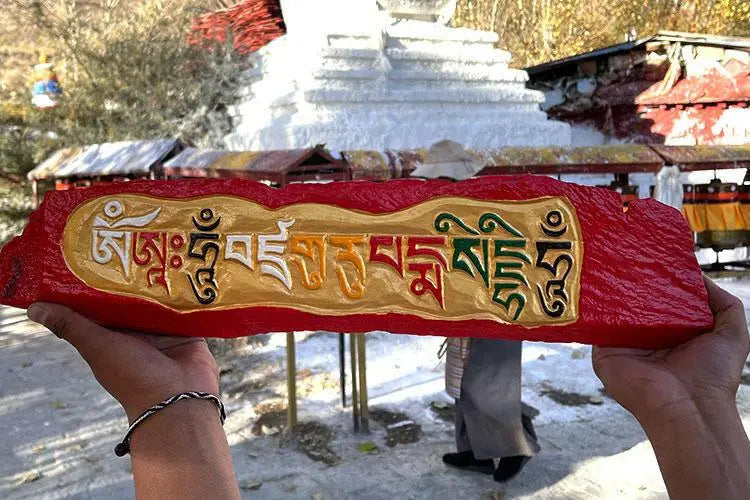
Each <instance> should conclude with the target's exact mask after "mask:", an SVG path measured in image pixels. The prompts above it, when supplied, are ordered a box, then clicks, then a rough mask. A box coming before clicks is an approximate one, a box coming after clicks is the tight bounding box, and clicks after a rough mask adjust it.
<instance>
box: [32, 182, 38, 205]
mask: <svg viewBox="0 0 750 500" xmlns="http://www.w3.org/2000/svg"><path fill="white" fill-rule="evenodd" d="M31 192H32V193H34V208H39V181H37V180H36V179H34V180H33V181H32V182H31Z"/></svg>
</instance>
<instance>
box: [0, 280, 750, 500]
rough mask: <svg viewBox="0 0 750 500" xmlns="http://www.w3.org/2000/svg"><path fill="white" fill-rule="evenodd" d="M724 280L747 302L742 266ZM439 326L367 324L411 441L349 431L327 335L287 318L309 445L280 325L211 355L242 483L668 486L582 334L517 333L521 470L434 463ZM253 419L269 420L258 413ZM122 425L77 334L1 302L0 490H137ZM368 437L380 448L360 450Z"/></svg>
mask: <svg viewBox="0 0 750 500" xmlns="http://www.w3.org/2000/svg"><path fill="white" fill-rule="evenodd" d="M720 284H721V285H722V286H724V287H726V288H727V289H729V290H730V291H732V292H733V293H735V294H737V295H738V296H740V297H741V298H742V300H743V301H744V302H745V304H746V309H750V280H748V279H745V280H728V279H725V280H720ZM442 340H443V339H442V338H440V337H417V336H405V335H390V334H387V333H382V332H376V333H371V334H368V336H367V357H368V371H367V375H368V387H369V394H370V406H371V408H372V409H378V408H385V409H388V410H391V411H396V412H400V413H402V414H404V415H403V416H398V417H396V419H397V420H404V419H406V420H409V421H412V422H413V424H408V425H409V426H411V427H412V428H415V429H416V431H415V432H414V434H413V437H414V439H418V441H417V442H413V443H409V444H397V445H396V446H394V447H389V446H388V445H387V444H386V429H385V428H384V426H383V425H381V424H379V423H378V422H376V421H374V420H373V421H372V422H371V428H372V432H371V434H369V435H364V434H354V433H353V432H352V428H351V427H352V424H351V415H350V412H349V409H342V408H341V403H340V393H339V386H338V341H337V335H334V334H328V333H312V332H300V333H298V334H297V359H298V366H297V368H298V374H299V375H298V380H297V384H298V392H299V394H300V400H299V411H300V421H301V422H303V423H304V422H317V423H319V424H322V425H319V426H315V425H314V424H313V425H312V427H309V428H312V429H314V430H315V432H317V434H310V435H309V436H313V437H316V438H320V436H323V437H322V438H321V439H322V441H314V443H313V445H306V444H305V443H309V441H310V440H309V439H307V440H306V439H305V438H304V437H302V438H300V443H299V444H297V443H295V442H293V441H290V440H289V439H287V438H285V437H284V436H283V432H279V430H280V428H281V427H282V426H283V420H284V419H283V407H284V398H285V384H284V376H285V369H284V342H285V336H284V335H283V334H272V335H266V336H259V337H256V338H253V339H251V340H250V341H249V343H248V345H246V346H240V347H238V346H237V345H236V344H235V345H234V349H233V350H231V352H229V353H228V354H223V355H220V356H219V360H220V364H221V366H222V368H223V372H224V373H223V376H222V386H223V387H222V390H223V397H224V399H225V401H226V403H227V407H228V409H229V410H230V415H229V419H228V420H227V423H226V426H225V429H226V431H227V435H228V438H229V443H230V446H231V449H232V455H233V458H234V463H235V468H236V471H237V475H238V479H239V481H240V485H241V486H242V493H243V496H244V497H246V498H300V499H310V498H324V499H337V498H358V499H359V498H388V499H390V498H399V499H400V498H430V499H436V498H499V496H498V495H504V498H524V499H526V498H528V499H540V498H544V499H567V498H596V499H599V498H637V499H638V498H643V499H650V498H664V497H665V496H666V493H665V489H664V485H663V482H662V480H661V476H660V475H659V470H658V467H657V464H656V460H655V458H654V455H653V451H652V449H651V446H650V445H649V443H648V441H647V440H646V438H645V435H644V434H643V431H642V430H641V429H640V427H639V426H638V424H637V422H635V420H634V419H633V418H632V417H631V416H630V415H629V414H628V413H627V412H625V411H624V410H623V409H621V408H620V407H619V406H618V405H617V404H616V403H615V402H614V401H612V400H611V399H610V398H608V397H607V396H606V395H605V394H602V393H601V392H600V389H601V388H602V386H601V384H600V382H599V381H598V380H597V379H596V377H595V376H594V374H593V372H592V370H591V361H590V348H589V347H588V346H582V345H578V344H545V343H526V344H525V346H524V354H523V368H524V373H523V398H524V401H525V402H526V403H528V404H530V405H532V406H533V407H535V408H537V409H538V410H539V411H540V414H539V416H538V417H537V418H536V420H535V424H536V427H537V433H538V434H539V437H540V443H541V445H542V451H541V453H540V454H539V455H538V456H537V457H535V458H534V459H533V460H532V461H531V462H529V464H528V465H527V467H526V468H525V469H524V471H523V472H522V474H521V475H520V476H519V477H517V478H516V479H515V480H513V481H512V482H511V483H509V484H508V485H499V484H497V483H494V482H493V481H492V479H491V478H489V477H487V476H481V475H477V474H473V473H464V472H460V471H456V470H451V469H448V468H446V467H444V466H443V464H442V463H441V460H440V457H441V455H442V454H443V453H446V452H449V451H452V450H453V425H452V423H451V422H450V421H447V420H446V419H441V418H440V417H439V416H438V414H437V413H436V412H435V411H434V410H433V409H432V405H433V403H434V402H439V403H449V402H450V399H449V398H448V397H447V396H446V395H445V393H444V392H443V369H444V366H443V364H442V362H440V361H439V360H438V359H437V352H438V349H439V347H440V344H441V343H442ZM226 347H227V348H229V347H230V346H226ZM347 361H348V360H347ZM748 378H750V377H748ZM738 403H739V406H740V409H741V412H742V415H743V421H744V422H745V425H746V428H750V386H747V385H743V386H741V388H740V393H739V397H738ZM438 406H440V404H438ZM449 414H450V412H449V411H448V412H447V415H448V416H449ZM443 415H444V416H446V413H443ZM259 419H260V423H262V424H263V425H254V424H256V423H258V422H259ZM305 425H308V424H303V426H305ZM125 427H126V421H125V417H124V413H123V412H122V410H121V409H120V408H119V406H118V405H117V404H116V403H115V402H114V400H113V399H112V398H111V397H109V396H108V395H107V394H106V392H104V391H103V390H102V389H101V388H100V387H99V386H98V385H97V384H96V382H95V381H94V379H93V377H91V375H90V372H89V371H88V368H87V367H86V365H85V364H84V363H83V362H82V361H81V360H80V358H78V356H77V355H76V353H75V351H74V349H72V348H71V347H70V346H68V345H67V344H65V343H64V342H61V341H58V340H57V339H56V338H55V337H54V336H52V335H51V334H49V333H48V332H46V331H44V330H40V329H39V327H37V326H35V325H33V324H31V323H30V322H28V321H26V320H25V315H24V313H23V311H19V310H17V309H10V308H4V309H0V497H1V498H10V499H25V498H44V499H53V498H81V499H84V498H97V499H99V498H104V499H107V498H118V499H119V498H132V496H133V491H132V481H131V477H130V466H129V461H128V460H127V459H118V458H116V457H115V456H114V454H113V453H112V449H113V446H114V444H115V443H117V442H118V441H119V439H120V438H121V435H122V433H123V432H124V430H125ZM254 427H255V428H254ZM304 428H308V427H304ZM420 428H421V429H420ZM321 429H322V431H321ZM420 430H421V432H420ZM321 432H322V434H321ZM329 433H330V436H329ZM303 436H308V435H307V434H303ZM329 437H330V440H329V439H328V438H329ZM311 439H312V438H311ZM328 441H330V442H328ZM368 442H371V443H372V445H374V446H375V447H376V448H377V450H376V452H375V453H365V452H362V451H359V450H358V445H361V444H363V443H368ZM321 443H322V444H321ZM306 446H307V448H306ZM306 451H307V453H306ZM310 455H313V456H317V457H321V456H323V457H325V458H324V460H326V461H327V462H328V463H334V464H335V465H327V464H326V463H324V462H320V461H314V460H312V459H311V458H310ZM493 495H494V496H493Z"/></svg>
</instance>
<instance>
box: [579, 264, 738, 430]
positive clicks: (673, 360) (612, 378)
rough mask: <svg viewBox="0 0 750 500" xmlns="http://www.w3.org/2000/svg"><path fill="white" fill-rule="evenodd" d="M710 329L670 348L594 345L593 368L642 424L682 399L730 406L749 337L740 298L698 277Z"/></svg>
mask: <svg viewBox="0 0 750 500" xmlns="http://www.w3.org/2000/svg"><path fill="white" fill-rule="evenodd" d="M703 280H704V282H705V284H706V289H707V291H708V298H709V304H710V306H711V311H712V312H713V314H714V318H715V322H714V329H713V330H712V331H711V332H708V333H706V334H703V335H699V336H698V337H696V338H694V339H692V340H690V341H688V342H686V343H684V344H682V345H679V346H677V347H675V348H673V349H662V350H657V351H652V350H645V349H632V348H619V347H594V349H593V351H592V356H591V357H592V362H593V366H594V371H595V372H596V375H597V376H598V377H599V379H600V380H601V381H602V382H603V383H604V386H605V388H606V390H607V392H608V393H609V394H611V395H612V397H614V398H615V399H616V400H617V401H618V402H619V403H620V404H621V405H622V406H623V407H625V408H626V409H627V410H629V411H630V412H631V413H632V414H633V415H635V416H636V417H637V418H638V419H639V420H641V423H642V424H646V423H647V422H645V420H648V419H649V417H650V416H651V415H654V414H656V413H660V412H663V411H665V410H669V409H670V408H674V407H678V406H681V405H684V404H686V403H689V404H693V405H695V406H696V407H697V408H698V410H699V411H701V412H703V411H704V410H705V411H709V410H710V409H711V407H712V406H713V405H715V404H717V403H722V404H724V403H728V402H731V405H732V406H733V405H734V398H735V395H736V393H737V389H738V388H739V384H740V377H741V374H742V368H743V365H744V363H745V360H746V359H747V355H748V349H750V340H749V339H748V330H747V323H746V321H745V311H744V307H743V305H742V302H741V301H740V300H739V299H738V298H737V297H735V296H733V295H731V294H730V293H728V292H726V291H724V290H722V289H721V288H720V287H719V286H718V285H716V284H715V283H714V282H713V281H711V280H710V279H709V278H707V277H705V276H704V278H703Z"/></svg>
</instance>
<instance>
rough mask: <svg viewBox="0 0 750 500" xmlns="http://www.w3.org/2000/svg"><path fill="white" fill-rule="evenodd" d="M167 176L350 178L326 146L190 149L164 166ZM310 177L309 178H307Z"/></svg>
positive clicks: (281, 179)
mask: <svg viewBox="0 0 750 500" xmlns="http://www.w3.org/2000/svg"><path fill="white" fill-rule="evenodd" d="M164 170H165V173H166V174H167V175H177V176H184V177H240V178H246V179H255V180H265V181H270V182H274V183H285V182H290V181H294V180H297V179H298V178H299V179H300V180H315V178H317V177H321V176H322V178H325V179H330V180H333V179H334V178H335V179H336V180H343V178H348V171H347V164H346V163H345V162H342V161H340V160H336V159H335V158H333V157H332V156H331V155H330V154H329V153H328V152H327V151H326V150H325V148H324V147H323V146H315V147H314V148H307V149H289V150H278V151H216V150H204V151H201V150H197V149H194V148H188V149H186V150H184V151H183V152H182V153H180V154H179V155H177V156H176V157H174V158H173V159H171V160H170V161H168V162H167V163H166V164H165V165H164ZM308 176H309V177H310V178H309V179H308V178H307V177H308Z"/></svg>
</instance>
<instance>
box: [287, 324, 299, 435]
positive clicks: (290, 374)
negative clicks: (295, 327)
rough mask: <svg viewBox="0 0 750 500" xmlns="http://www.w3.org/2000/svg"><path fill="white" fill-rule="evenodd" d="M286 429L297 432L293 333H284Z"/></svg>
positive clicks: (295, 362) (295, 355) (295, 354)
mask: <svg viewBox="0 0 750 500" xmlns="http://www.w3.org/2000/svg"><path fill="white" fill-rule="evenodd" d="M286 388H287V415H286V416H287V429H288V430H289V432H294V431H296V430H297V353H296V346H295V344H294V332H287V333H286Z"/></svg>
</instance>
